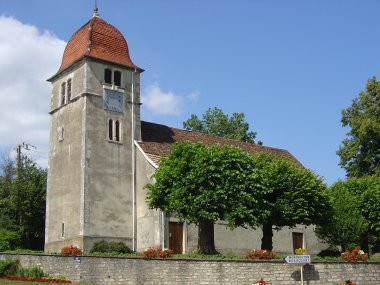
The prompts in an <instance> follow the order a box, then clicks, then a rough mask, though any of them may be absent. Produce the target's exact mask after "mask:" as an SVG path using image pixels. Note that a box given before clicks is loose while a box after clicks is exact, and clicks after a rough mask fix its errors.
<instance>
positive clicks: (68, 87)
mask: <svg viewBox="0 0 380 285" xmlns="http://www.w3.org/2000/svg"><path fill="white" fill-rule="evenodd" d="M70 100H71V78H70V79H69V80H67V102H70Z"/></svg>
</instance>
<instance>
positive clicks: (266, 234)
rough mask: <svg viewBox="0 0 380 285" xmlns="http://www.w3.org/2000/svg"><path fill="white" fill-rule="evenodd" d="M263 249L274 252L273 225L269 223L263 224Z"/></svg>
mask: <svg viewBox="0 0 380 285" xmlns="http://www.w3.org/2000/svg"><path fill="white" fill-rule="evenodd" d="M261 249H266V250H270V251H272V250H273V229H272V223H271V222H270V221H267V222H265V223H264V224H263V238H262V239H261Z"/></svg>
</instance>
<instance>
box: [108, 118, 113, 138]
mask: <svg viewBox="0 0 380 285" xmlns="http://www.w3.org/2000/svg"><path fill="white" fill-rule="evenodd" d="M108 139H109V140H110V141H112V140H113V121H112V120H111V119H109V120H108Z"/></svg>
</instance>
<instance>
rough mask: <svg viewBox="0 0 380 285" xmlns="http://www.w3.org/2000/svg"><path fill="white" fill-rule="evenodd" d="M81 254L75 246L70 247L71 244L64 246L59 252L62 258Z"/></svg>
mask: <svg viewBox="0 0 380 285" xmlns="http://www.w3.org/2000/svg"><path fill="white" fill-rule="evenodd" d="M82 254H83V251H82V250H81V249H80V248H79V247H76V246H75V245H72V244H71V245H68V246H65V247H64V248H62V250H61V255H63V256H78V255H82Z"/></svg>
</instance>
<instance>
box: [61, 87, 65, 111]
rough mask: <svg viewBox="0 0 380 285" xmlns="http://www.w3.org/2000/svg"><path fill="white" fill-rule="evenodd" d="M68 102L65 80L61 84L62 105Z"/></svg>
mask: <svg viewBox="0 0 380 285" xmlns="http://www.w3.org/2000/svg"><path fill="white" fill-rule="evenodd" d="M65 103H66V82H63V83H62V85H61V106H63V105H65Z"/></svg>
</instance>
